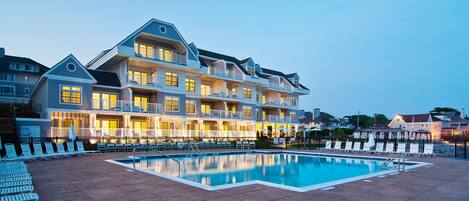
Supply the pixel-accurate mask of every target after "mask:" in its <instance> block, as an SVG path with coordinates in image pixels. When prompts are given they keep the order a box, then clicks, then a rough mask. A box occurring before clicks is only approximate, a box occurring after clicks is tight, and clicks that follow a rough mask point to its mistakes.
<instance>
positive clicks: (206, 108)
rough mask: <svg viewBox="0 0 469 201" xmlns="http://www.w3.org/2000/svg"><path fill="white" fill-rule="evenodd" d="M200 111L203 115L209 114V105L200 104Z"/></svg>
mask: <svg viewBox="0 0 469 201" xmlns="http://www.w3.org/2000/svg"><path fill="white" fill-rule="evenodd" d="M200 111H201V112H202V113H203V114H210V105H209V104H202V105H201V106H200Z"/></svg>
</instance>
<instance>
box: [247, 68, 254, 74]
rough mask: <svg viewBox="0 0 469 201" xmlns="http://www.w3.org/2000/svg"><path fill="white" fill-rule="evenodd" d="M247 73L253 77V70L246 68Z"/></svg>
mask: <svg viewBox="0 0 469 201" xmlns="http://www.w3.org/2000/svg"><path fill="white" fill-rule="evenodd" d="M248 73H249V75H251V76H254V68H248Z"/></svg>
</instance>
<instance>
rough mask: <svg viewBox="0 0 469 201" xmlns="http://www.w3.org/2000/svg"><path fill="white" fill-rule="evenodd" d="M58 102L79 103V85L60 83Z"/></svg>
mask: <svg viewBox="0 0 469 201" xmlns="http://www.w3.org/2000/svg"><path fill="white" fill-rule="evenodd" d="M60 102H61V103H66V104H75V105H79V104H81V87H77V86H71V85H62V86H61V89H60Z"/></svg>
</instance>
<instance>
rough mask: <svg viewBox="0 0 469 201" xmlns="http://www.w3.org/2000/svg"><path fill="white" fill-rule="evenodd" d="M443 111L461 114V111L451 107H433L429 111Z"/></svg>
mask: <svg viewBox="0 0 469 201" xmlns="http://www.w3.org/2000/svg"><path fill="white" fill-rule="evenodd" d="M445 112H456V115H458V116H459V115H461V112H459V111H458V110H457V109H454V108H452V107H435V108H434V109H433V110H432V111H430V113H440V114H443V113H445Z"/></svg>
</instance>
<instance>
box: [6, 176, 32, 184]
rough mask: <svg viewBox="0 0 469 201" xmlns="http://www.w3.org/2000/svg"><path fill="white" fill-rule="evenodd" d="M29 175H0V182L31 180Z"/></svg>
mask: <svg viewBox="0 0 469 201" xmlns="http://www.w3.org/2000/svg"><path fill="white" fill-rule="evenodd" d="M31 179H32V178H31V175H27V176H21V177H0V183H5V182H14V181H26V180H31Z"/></svg>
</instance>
